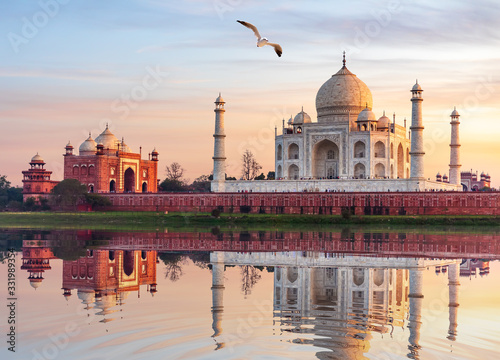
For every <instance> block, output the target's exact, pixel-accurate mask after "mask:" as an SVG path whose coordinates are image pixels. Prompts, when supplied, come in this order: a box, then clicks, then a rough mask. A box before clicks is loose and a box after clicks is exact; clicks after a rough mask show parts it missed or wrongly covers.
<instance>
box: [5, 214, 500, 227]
mask: <svg viewBox="0 0 500 360" xmlns="http://www.w3.org/2000/svg"><path fill="white" fill-rule="evenodd" d="M346 225H348V226H352V225H356V226H370V227H382V228H387V227H389V226H390V227H395V226H401V227H408V226H414V227H443V226H444V227H458V228H461V227H464V228H472V227H488V228H490V229H496V228H500V217H499V216H488V215H460V216H458V215H457V216H446V215H421V216H378V215H371V216H344V217H343V216H340V215H337V216H335V215H333V216H332V215H289V214H282V215H271V214H221V216H220V217H218V218H215V217H213V216H211V215H210V214H208V213H169V214H164V213H161V212H89V213H56V212H39V213H0V228H39V229H95V230H131V231H134V230H135V231H146V230H155V231H157V230H160V229H165V228H172V229H177V230H185V231H202V230H203V229H205V231H206V229H210V228H212V227H220V228H221V229H224V228H227V229H233V228H240V227H241V228H245V229H264V230H270V229H276V228H279V229H280V230H285V229H301V228H307V229H311V228H316V227H320V228H329V227H338V226H346Z"/></svg>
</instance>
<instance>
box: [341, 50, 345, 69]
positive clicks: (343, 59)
mask: <svg viewBox="0 0 500 360" xmlns="http://www.w3.org/2000/svg"><path fill="white" fill-rule="evenodd" d="M342 64H343V65H344V67H345V51H344V53H343V55H342Z"/></svg>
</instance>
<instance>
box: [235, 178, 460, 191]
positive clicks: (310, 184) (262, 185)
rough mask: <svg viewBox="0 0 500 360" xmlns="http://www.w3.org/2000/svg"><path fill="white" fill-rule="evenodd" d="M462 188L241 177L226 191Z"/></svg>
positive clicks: (408, 182) (395, 182) (454, 188)
mask: <svg viewBox="0 0 500 360" xmlns="http://www.w3.org/2000/svg"><path fill="white" fill-rule="evenodd" d="M430 190H435V191H436V190H437V191H461V190H462V186H460V185H459V186H457V185H453V184H449V183H445V182H436V181H429V180H415V179H370V180H366V179H336V180H317V179H311V180H261V181H258V180H248V181H245V180H237V181H226V182H225V191H226V192H242V191H243V192H250V191H253V192H255V191H257V192H303V191H310V192H314V191H320V192H324V191H340V192H344V191H345V192H384V191H387V192H389V191H392V192H395V191H430Z"/></svg>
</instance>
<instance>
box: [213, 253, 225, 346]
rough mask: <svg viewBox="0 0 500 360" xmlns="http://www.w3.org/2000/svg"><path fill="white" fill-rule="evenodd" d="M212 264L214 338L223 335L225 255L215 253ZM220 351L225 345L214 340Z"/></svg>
mask: <svg viewBox="0 0 500 360" xmlns="http://www.w3.org/2000/svg"><path fill="white" fill-rule="evenodd" d="M210 263H211V264H212V288H211V290H212V329H213V330H214V333H213V335H212V337H213V338H216V337H218V336H220V335H221V334H222V313H223V312H224V301H223V300H224V298H223V295H224V253H223V252H220V251H214V252H213V253H212V254H210ZM214 340H215V342H216V344H217V348H216V349H215V350H218V349H220V348H223V347H224V343H223V342H222V343H219V342H217V339H214Z"/></svg>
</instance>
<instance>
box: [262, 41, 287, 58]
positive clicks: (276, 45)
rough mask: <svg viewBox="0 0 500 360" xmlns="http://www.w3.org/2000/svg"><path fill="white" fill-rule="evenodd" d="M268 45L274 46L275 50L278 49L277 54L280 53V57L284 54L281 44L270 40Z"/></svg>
mask: <svg viewBox="0 0 500 360" xmlns="http://www.w3.org/2000/svg"><path fill="white" fill-rule="evenodd" d="M266 45H270V46H272V47H273V48H274V51H276V54H278V56H279V57H281V54H283V49H282V48H281V46H280V45H279V44H274V43H270V42H268V43H267V44H266Z"/></svg>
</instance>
